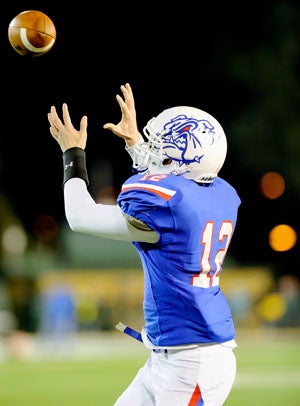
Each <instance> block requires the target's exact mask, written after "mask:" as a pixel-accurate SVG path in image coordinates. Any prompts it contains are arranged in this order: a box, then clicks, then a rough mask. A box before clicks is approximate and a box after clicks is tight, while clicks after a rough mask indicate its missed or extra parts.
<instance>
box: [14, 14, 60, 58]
mask: <svg viewBox="0 0 300 406" xmlns="http://www.w3.org/2000/svg"><path fill="white" fill-rule="evenodd" d="M8 39H9V42H10V44H11V46H12V47H13V49H14V50H15V51H16V52H18V54H20V55H29V56H40V55H44V54H46V53H47V52H49V51H50V49H51V48H52V47H53V45H54V43H55V41H56V28H55V25H54V23H53V21H52V20H51V19H50V18H49V17H48V16H47V15H46V14H45V13H43V12H42V11H38V10H27V11H23V12H22V13H19V14H18V15H16V16H15V17H14V18H13V19H12V20H11V22H10V24H9V26H8Z"/></svg>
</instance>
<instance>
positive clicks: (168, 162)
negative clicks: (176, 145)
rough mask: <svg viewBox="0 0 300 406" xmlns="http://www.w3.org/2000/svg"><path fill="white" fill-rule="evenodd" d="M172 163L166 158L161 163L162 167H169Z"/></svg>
mask: <svg viewBox="0 0 300 406" xmlns="http://www.w3.org/2000/svg"><path fill="white" fill-rule="evenodd" d="M171 163H172V159H171V158H166V159H164V160H163V161H162V164H163V166H169V165H171Z"/></svg>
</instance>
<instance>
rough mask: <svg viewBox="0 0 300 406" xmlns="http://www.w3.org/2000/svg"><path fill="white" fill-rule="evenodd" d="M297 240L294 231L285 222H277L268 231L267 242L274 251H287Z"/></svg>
mask: <svg viewBox="0 0 300 406" xmlns="http://www.w3.org/2000/svg"><path fill="white" fill-rule="evenodd" d="M296 241H297V234H296V231H295V230H294V229H293V228H292V227H291V226H288V225H286V224H279V225H278V226H276V227H274V228H273V229H272V230H271V231H270V233H269V244H270V246H271V248H272V249H273V250H274V251H288V250H290V249H291V248H293V247H294V245H295V244H296Z"/></svg>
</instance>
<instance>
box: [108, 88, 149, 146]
mask: <svg viewBox="0 0 300 406" xmlns="http://www.w3.org/2000/svg"><path fill="white" fill-rule="evenodd" d="M121 92H122V94H123V98H122V97H121V96H120V95H119V94H118V95H117V96H116V99H117V102H118V103H119V106H120V109H121V113H122V117H121V120H120V121H119V123H118V124H113V123H106V124H104V126H103V128H105V129H107V130H110V131H112V132H113V133H114V134H116V135H117V136H118V137H120V138H123V139H124V140H125V142H126V144H127V145H128V146H129V147H131V146H132V145H134V144H136V143H137V142H138V140H139V139H140V138H141V137H142V135H141V134H140V132H139V130H138V127H137V121H136V111H135V104H134V97H133V93H132V89H131V86H130V84H129V83H126V84H125V85H122V86H121Z"/></svg>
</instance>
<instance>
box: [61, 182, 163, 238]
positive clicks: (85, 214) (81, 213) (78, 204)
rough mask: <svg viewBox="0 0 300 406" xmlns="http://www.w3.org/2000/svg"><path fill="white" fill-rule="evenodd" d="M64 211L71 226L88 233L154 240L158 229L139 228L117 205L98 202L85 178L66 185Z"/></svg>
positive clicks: (107, 236) (109, 236)
mask: <svg viewBox="0 0 300 406" xmlns="http://www.w3.org/2000/svg"><path fill="white" fill-rule="evenodd" d="M64 202H65V213H66V218H67V221H68V223H69V226H70V228H71V229H72V230H73V231H78V232H81V233H85V234H92V235H97V236H99V237H104V238H109V239H112V240H121V241H140V242H149V243H155V242H157V241H158V240H159V235H158V233H156V232H155V231H144V230H140V229H138V228H136V227H134V226H132V225H131V224H129V223H128V222H127V221H126V219H125V217H124V216H123V214H122V211H121V209H120V207H119V206H118V205H108V204H100V203H96V202H95V200H94V199H93V198H92V196H91V195H90V193H89V191H88V189H87V186H86V183H85V181H84V180H83V179H80V178H72V179H69V180H68V181H67V182H66V183H65V185H64Z"/></svg>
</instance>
